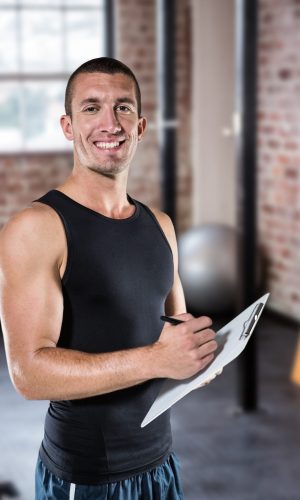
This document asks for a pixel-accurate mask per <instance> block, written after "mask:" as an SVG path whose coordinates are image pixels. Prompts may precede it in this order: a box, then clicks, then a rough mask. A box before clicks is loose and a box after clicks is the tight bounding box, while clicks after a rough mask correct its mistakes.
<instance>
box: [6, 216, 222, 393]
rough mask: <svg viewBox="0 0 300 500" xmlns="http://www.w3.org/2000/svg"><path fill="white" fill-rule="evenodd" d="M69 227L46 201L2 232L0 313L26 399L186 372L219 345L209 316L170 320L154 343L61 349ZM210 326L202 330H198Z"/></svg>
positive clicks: (93, 390) (201, 365) (121, 385)
mask: <svg viewBox="0 0 300 500" xmlns="http://www.w3.org/2000/svg"><path fill="white" fill-rule="evenodd" d="M64 238H65V236H64V232H63V228H62V225H61V223H60V222H58V216H57V214H55V212H54V211H53V210H52V209H49V208H48V207H47V208H45V207H34V208H28V209H25V210H24V211H23V212H21V213H20V214H18V215H17V216H15V217H14V218H13V219H12V220H11V221H10V222H9V223H8V224H7V225H6V226H5V227H4V229H3V230H2V232H1V235H0V286H1V288H0V299H1V300H0V314H1V322H2V327H3V333H4V340H5V347H6V354H7V359H8V366H9V371H10V375H11V378H12V380H13V383H14V385H15V387H16V388H17V389H18V391H19V392H20V393H21V394H22V395H23V396H24V397H26V398H27V399H53V400H59V399H79V398H85V397H90V396H95V395H98V394H104V393H107V392H112V391H116V390H119V389H124V388H126V387H130V386H134V385H136V384H140V383H142V382H144V381H146V380H149V379H152V378H159V377H171V378H178V379H181V378H186V377H189V376H192V375H193V374H194V373H197V372H198V371H199V370H201V369H203V368H204V367H205V366H206V364H207V363H208V362H209V361H211V359H212V354H211V353H212V352H213V351H214V350H215V348H216V343H215V342H214V340H213V338H214V332H213V331H211V330H210V329H209V326H210V324H211V322H210V320H209V319H208V318H198V319H197V318H196V319H193V318H191V317H190V316H189V315H184V318H185V319H186V320H187V321H186V322H185V324H183V325H179V326H176V327H174V326H170V325H165V326H164V328H163V330H162V333H161V336H160V338H159V340H158V341H157V342H155V343H154V344H152V345H149V346H146V347H141V348H136V349H128V350H123V351H117V352H113V353H99V354H90V353H84V352H79V351H74V350H71V349H63V348H59V347H57V342H58V339H59V335H60V329H61V324H62V316H63V296H62V290H61V281H60V275H59V268H60V266H61V263H62V254H63V252H62V247H63V245H64V243H65V240H64ZM200 328H205V330H204V331H203V332H201V333H199V334H193V332H194V331H196V330H198V329H200Z"/></svg>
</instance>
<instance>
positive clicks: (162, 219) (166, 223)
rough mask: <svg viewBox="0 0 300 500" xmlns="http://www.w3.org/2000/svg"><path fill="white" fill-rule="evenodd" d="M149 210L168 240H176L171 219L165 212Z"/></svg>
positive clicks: (150, 208)
mask: <svg viewBox="0 0 300 500" xmlns="http://www.w3.org/2000/svg"><path fill="white" fill-rule="evenodd" d="M149 210H151V212H152V213H153V215H154V216H155V218H156V219H157V221H158V223H159V225H160V226H161V228H162V230H163V231H164V233H165V235H166V237H167V238H168V240H170V239H171V240H173V239H174V238H176V236H175V230H174V225H173V222H172V220H171V218H170V217H169V216H168V215H167V214H166V213H165V212H162V211H161V210H158V209H157V208H153V207H149Z"/></svg>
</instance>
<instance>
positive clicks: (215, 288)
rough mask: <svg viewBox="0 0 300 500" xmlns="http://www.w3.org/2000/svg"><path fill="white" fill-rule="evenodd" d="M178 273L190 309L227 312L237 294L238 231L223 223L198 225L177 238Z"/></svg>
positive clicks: (200, 312)
mask: <svg viewBox="0 0 300 500" xmlns="http://www.w3.org/2000/svg"><path fill="white" fill-rule="evenodd" d="M178 252H179V273H180V277H181V281H182V286H183V289H184V293H185V298H186V303H187V309H188V311H190V312H193V313H196V314H199V315H202V314H203V315H206V314H208V315H209V314H224V313H226V312H228V311H229V310H231V309H232V308H233V307H234V305H235V299H236V294H237V255H238V253H237V252H238V248H237V232H236V230H235V229H234V228H232V227H230V226H226V225H223V224H203V225H201V226H196V227H193V228H191V229H189V230H188V231H186V232H185V233H183V234H182V235H181V236H180V237H179V238H178Z"/></svg>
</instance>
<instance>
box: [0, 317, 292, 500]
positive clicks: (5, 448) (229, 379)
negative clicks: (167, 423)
mask: <svg viewBox="0 0 300 500" xmlns="http://www.w3.org/2000/svg"><path fill="white" fill-rule="evenodd" d="M297 333H298V332H297V327H296V325H293V324H291V323H288V322H286V321H284V320H283V319H280V318H278V317H275V316H273V315H271V314H270V313H264V315H263V316H262V318H261V320H260V325H259V327H257V329H256V332H255V335H256V336H257V340H258V356H259V382H260V387H259V400H260V402H259V410H258V411H257V412H256V413H250V414H249V413H248V414H243V413H238V412H237V411H236V410H237V393H238V391H237V377H238V366H237V363H236V362H233V363H231V365H229V366H228V367H227V368H226V369H225V370H224V372H223V374H222V375H221V376H220V377H218V379H216V380H214V381H213V382H212V383H211V384H210V385H209V386H207V387H205V388H202V389H200V390H198V391H194V392H193V393H191V394H189V395H188V396H186V397H185V398H184V399H182V400H181V401H180V402H179V403H177V404H176V405H175V406H174V408H173V416H172V421H173V434H174V449H175V451H176V452H177V455H178V456H179V458H180V460H181V468H182V478H183V483H184V490H185V499H186V500H202V499H204V500H269V499H271V500H299V499H300V432H299V430H300V386H299V387H298V386H295V385H293V384H292V383H291V382H290V380H289V376H290V370H291V366H292V362H293V354H294V350H295V347H296V342H297ZM0 408H1V411H0V429H1V433H0V452H1V453H0V483H1V481H4V480H5V481H7V480H11V481H13V482H14V483H15V484H16V486H17V487H18V489H19V491H20V493H21V495H20V496H19V498H20V499H21V500H33V499H34V493H33V477H34V467H35V461H36V456H37V451H38V447H39V444H40V440H41V438H42V433H43V420H44V415H45V412H46V408H47V403H46V402H32V401H24V400H23V399H22V398H21V397H20V396H19V395H18V394H17V393H16V392H15V390H14V389H13V387H12V385H11V382H10V381H9V378H8V374H7V367H6V362H5V360H4V356H3V350H2V349H0ZM128 500H130V499H128ZM157 500H158V499H157Z"/></svg>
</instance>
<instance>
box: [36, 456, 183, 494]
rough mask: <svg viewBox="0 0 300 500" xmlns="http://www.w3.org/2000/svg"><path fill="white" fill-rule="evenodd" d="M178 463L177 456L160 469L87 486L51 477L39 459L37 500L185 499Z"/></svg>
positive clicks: (168, 460) (170, 457) (172, 457)
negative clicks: (112, 481) (120, 479)
mask: <svg viewBox="0 0 300 500" xmlns="http://www.w3.org/2000/svg"><path fill="white" fill-rule="evenodd" d="M182 499H183V492H182V488H181V484H180V479H179V462H178V459H177V457H176V455H175V454H174V453H171V454H170V455H169V457H168V459H167V460H166V461H165V462H164V463H163V464H162V465H160V466H159V467H155V468H154V469H152V470H150V471H148V472H144V473H142V474H138V475H136V476H133V477H130V478H129V479H124V480H122V481H118V482H115V483H107V484H101V485H98V486H88V485H87V486H85V485H76V484H72V483H68V482H67V481H63V480H62V479H59V478H58V477H56V476H55V475H54V474H52V473H51V472H50V471H49V470H48V469H47V468H46V467H45V465H44V464H43V462H42V461H41V459H40V458H38V461H37V466H36V473H35V500H182Z"/></svg>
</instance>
